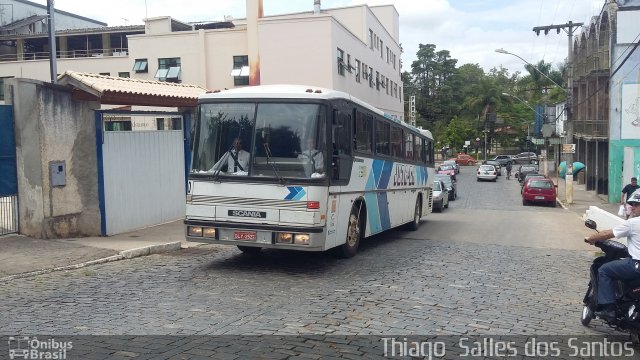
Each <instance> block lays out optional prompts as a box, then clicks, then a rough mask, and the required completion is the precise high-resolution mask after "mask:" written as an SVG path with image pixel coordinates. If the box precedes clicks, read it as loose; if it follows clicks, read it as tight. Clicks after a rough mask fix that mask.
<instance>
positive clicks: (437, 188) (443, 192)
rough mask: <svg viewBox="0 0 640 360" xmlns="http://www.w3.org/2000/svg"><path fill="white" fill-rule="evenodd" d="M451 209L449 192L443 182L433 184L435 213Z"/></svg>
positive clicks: (436, 181)
mask: <svg viewBox="0 0 640 360" xmlns="http://www.w3.org/2000/svg"><path fill="white" fill-rule="evenodd" d="M448 207H449V190H447V186H446V185H445V184H444V183H443V182H442V180H438V179H436V180H435V181H434V182H433V211H436V212H442V210H443V209H446V208H448Z"/></svg>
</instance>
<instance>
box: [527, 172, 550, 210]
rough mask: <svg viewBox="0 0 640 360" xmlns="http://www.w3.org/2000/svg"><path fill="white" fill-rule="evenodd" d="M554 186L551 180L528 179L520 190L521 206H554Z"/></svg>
mask: <svg viewBox="0 0 640 360" xmlns="http://www.w3.org/2000/svg"><path fill="white" fill-rule="evenodd" d="M556 196H557V191H556V185H555V184H554V183H553V181H552V180H551V179H544V178H530V179H529V180H527V182H526V183H525V184H524V187H523V188H522V205H527V204H529V203H530V202H531V203H544V204H549V205H551V206H553V207H555V206H556Z"/></svg>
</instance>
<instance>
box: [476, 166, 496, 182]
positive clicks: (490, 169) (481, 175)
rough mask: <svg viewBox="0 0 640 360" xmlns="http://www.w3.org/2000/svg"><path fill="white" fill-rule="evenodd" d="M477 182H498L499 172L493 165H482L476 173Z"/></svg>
mask: <svg viewBox="0 0 640 360" xmlns="http://www.w3.org/2000/svg"><path fill="white" fill-rule="evenodd" d="M476 180H477V181H480V180H491V181H496V180H498V172H497V171H496V168H495V167H494V166H493V165H480V166H479V167H478V171H476Z"/></svg>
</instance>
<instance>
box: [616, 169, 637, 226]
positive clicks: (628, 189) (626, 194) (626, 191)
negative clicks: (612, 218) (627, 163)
mask: <svg viewBox="0 0 640 360" xmlns="http://www.w3.org/2000/svg"><path fill="white" fill-rule="evenodd" d="M639 188H640V185H638V178H636V177H632V178H631V184H627V185H625V187H624V188H622V199H620V205H625V201H626V200H627V199H629V198H631V194H633V192H634V191H636V190H638V189H639ZM626 213H627V219H628V218H629V214H630V213H631V209H629V206H628V205H627V209H626Z"/></svg>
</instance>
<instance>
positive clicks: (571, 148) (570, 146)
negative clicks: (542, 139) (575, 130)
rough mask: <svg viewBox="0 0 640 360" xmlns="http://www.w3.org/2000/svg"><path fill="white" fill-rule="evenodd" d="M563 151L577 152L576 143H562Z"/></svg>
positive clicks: (565, 152)
mask: <svg viewBox="0 0 640 360" xmlns="http://www.w3.org/2000/svg"><path fill="white" fill-rule="evenodd" d="M562 153H563V154H575V153H576V144H562Z"/></svg>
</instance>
